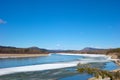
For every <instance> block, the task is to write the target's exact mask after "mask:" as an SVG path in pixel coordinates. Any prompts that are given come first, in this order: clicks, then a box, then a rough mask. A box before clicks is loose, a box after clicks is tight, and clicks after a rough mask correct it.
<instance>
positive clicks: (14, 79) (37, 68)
mask: <svg viewBox="0 0 120 80" xmlns="http://www.w3.org/2000/svg"><path fill="white" fill-rule="evenodd" d="M79 62H80V63H81V64H87V63H89V64H91V65H93V66H95V67H97V68H100V69H105V70H114V69H116V68H118V66H117V65H116V64H115V63H113V62H112V61H111V60H110V59H109V58H108V57H106V56H104V55H71V54H67V55H66V54H51V55H49V56H44V57H32V58H7V59H4V58H3V59H0V71H1V72H0V74H1V76H0V80H87V79H88V78H90V77H92V75H88V74H79V73H78V72H77V71H76V69H77V63H79ZM61 65H62V66H61ZM48 68H49V69H48ZM18 69H19V70H18ZM16 71H18V72H19V73H18V72H16ZM3 73H4V75H2V74H3ZM10 73H12V74H10ZM5 74H6V75H5Z"/></svg>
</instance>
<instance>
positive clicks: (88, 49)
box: [81, 47, 105, 51]
mask: <svg viewBox="0 0 120 80" xmlns="http://www.w3.org/2000/svg"><path fill="white" fill-rule="evenodd" d="M91 50H105V49H99V48H92V47H86V48H84V49H82V50H81V51H91Z"/></svg>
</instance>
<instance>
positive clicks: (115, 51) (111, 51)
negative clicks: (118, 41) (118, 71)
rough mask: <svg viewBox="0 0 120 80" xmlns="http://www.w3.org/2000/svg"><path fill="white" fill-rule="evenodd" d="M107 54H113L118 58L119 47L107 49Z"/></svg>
mask: <svg viewBox="0 0 120 80" xmlns="http://www.w3.org/2000/svg"><path fill="white" fill-rule="evenodd" d="M107 54H114V55H117V56H118V58H120V48H116V49H110V50H109V51H107Z"/></svg>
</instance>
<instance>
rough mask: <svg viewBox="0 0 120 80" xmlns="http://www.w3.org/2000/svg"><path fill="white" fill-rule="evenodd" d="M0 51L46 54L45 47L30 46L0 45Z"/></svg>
mask: <svg viewBox="0 0 120 80" xmlns="http://www.w3.org/2000/svg"><path fill="white" fill-rule="evenodd" d="M0 53H2V54H3V53H10V54H11V53H12V54H14V53H15V54H16V53H17V54H26V53H28V54H44V53H45V54H48V51H47V50H46V49H41V48H38V47H30V48H17V47H11V46H0Z"/></svg>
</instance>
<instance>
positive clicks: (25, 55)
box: [0, 53, 49, 58]
mask: <svg viewBox="0 0 120 80" xmlns="http://www.w3.org/2000/svg"><path fill="white" fill-rule="evenodd" d="M48 55H49V54H5V53H4V54H0V58H25V57H39V56H48Z"/></svg>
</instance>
